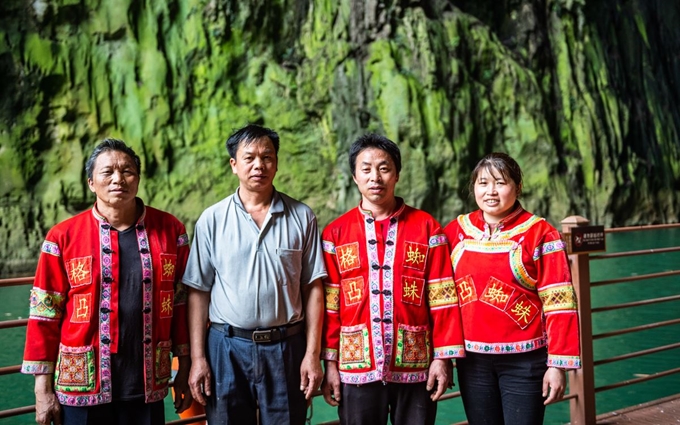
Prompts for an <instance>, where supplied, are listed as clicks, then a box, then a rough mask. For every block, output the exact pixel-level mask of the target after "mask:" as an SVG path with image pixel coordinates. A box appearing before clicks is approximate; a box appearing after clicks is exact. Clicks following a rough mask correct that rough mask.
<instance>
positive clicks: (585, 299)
mask: <svg viewBox="0 0 680 425" xmlns="http://www.w3.org/2000/svg"><path fill="white" fill-rule="evenodd" d="M589 225H590V222H589V220H588V219H586V218H583V217H579V216H572V217H567V218H566V219H564V220H562V233H563V236H564V237H565V239H567V238H569V236H570V234H571V232H572V229H573V228H575V227H584V226H589ZM671 228H674V229H678V228H680V224H663V225H650V226H633V227H620V228H614V229H606V230H605V232H606V233H615V232H616V233H618V232H633V231H644V230H661V229H671ZM677 251H680V247H671V248H659V249H656V248H655V249H645V250H637V251H627V252H619V253H611V254H597V255H593V254H570V255H569V259H570V263H571V273H572V280H573V282H574V289H575V290H576V296H577V298H578V303H579V315H580V325H581V362H582V367H581V369H579V370H576V371H571V372H569V373H568V376H569V394H570V396H571V397H570V416H571V425H584V424H585V425H591V424H595V423H596V416H597V411H596V405H595V394H596V393H598V392H601V391H606V390H611V389H614V388H619V387H623V386H627V385H632V384H637V383H640V382H645V381H650V380H652V379H658V378H662V377H664V376H668V375H672V374H676V373H680V368H674V369H669V370H665V371H662V372H658V373H654V374H650V375H647V376H644V377H639V378H635V379H629V380H626V381H623V382H618V383H614V384H609V385H603V386H599V387H596V386H595V367H596V366H599V365H603V364H606V363H612V362H618V361H622V360H627V359H631V358H635V357H640V356H644V355H648V354H653V353H658V352H661V351H666V350H671V349H674V348H679V347H680V336H679V338H678V339H679V341H678V342H676V343H673V344H667V345H664V346H659V347H655V348H651V349H647V350H641V351H637V352H632V353H627V354H624V355H620V356H615V357H610V358H606V359H602V360H598V361H595V359H594V357H593V341H595V340H598V339H602V338H608V337H612V336H616V335H623V334H626V333H631V332H639V331H642V330H647V329H653V328H658V327H662V326H670V325H674V324H678V323H680V309H679V310H678V315H677V316H678V317H677V318H675V319H672V320H666V321H660V322H654V323H648V324H645V325H641V326H635V327H632V328H627V329H618V330H615V331H611V332H605V333H600V334H596V335H594V334H593V326H592V323H593V317H592V316H593V314H595V313H600V312H604V311H609V310H617V309H624V308H632V307H638V306H642V305H651V304H657V303H662V302H668V301H675V300H678V299H680V294H677V295H673V296H668V297H660V298H651V299H646V300H639V301H636V302H630V303H623V304H618V305H608V306H604V307H598V308H593V307H592V303H591V289H592V288H594V287H598V286H604V285H611V284H617V283H625V282H634V281H639V280H647V279H657V278H662V277H668V276H678V275H680V270H672V271H664V272H657V273H648V274H639V275H636V276H630V277H621V278H616V279H609V280H601V281H597V282H592V281H591V279H590V262H591V261H596V260H606V259H612V258H621V257H631V256H641V255H654V254H660V253H670V252H677ZM676 266H677V264H676Z"/></svg>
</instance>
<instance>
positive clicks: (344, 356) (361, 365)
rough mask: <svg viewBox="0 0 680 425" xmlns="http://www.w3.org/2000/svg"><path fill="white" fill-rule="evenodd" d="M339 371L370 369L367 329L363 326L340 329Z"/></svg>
mask: <svg viewBox="0 0 680 425" xmlns="http://www.w3.org/2000/svg"><path fill="white" fill-rule="evenodd" d="M338 367H339V369H340V370H344V371H349V370H355V369H367V368H370V367H371V348H370V346H369V342H368V327H367V326H366V325H365V324H361V325H356V326H341V327H340V362H339V364H338Z"/></svg>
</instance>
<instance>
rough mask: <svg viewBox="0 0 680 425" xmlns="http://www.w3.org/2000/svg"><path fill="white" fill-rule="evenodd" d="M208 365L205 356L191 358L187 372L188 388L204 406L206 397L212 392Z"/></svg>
mask: <svg viewBox="0 0 680 425" xmlns="http://www.w3.org/2000/svg"><path fill="white" fill-rule="evenodd" d="M211 378H212V375H211V373H210V365H208V361H207V360H206V358H205V357H201V358H198V359H192V361H191V370H190V372H189V388H190V389H191V395H192V396H193V398H194V400H196V401H197V402H199V403H201V404H202V405H203V406H205V405H206V404H207V403H208V401H207V399H206V397H209V396H210V395H211V394H212V391H211V389H210V380H211Z"/></svg>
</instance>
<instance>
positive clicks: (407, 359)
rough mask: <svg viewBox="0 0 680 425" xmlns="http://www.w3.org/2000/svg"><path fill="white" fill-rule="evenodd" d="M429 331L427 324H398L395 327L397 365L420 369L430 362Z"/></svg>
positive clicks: (395, 361)
mask: <svg viewBox="0 0 680 425" xmlns="http://www.w3.org/2000/svg"><path fill="white" fill-rule="evenodd" d="M430 351H431V347H430V331H429V330H428V326H427V325H425V326H408V325H403V324H400V325H399V328H398V329H397V353H396V354H397V355H396V358H395V359H394V364H395V366H397V367H404V368H414V369H422V368H426V367H428V366H429V364H430Z"/></svg>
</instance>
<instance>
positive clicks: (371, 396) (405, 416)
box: [338, 382, 437, 425]
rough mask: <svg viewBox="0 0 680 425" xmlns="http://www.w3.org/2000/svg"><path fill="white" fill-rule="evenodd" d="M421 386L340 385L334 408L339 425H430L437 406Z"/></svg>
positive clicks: (373, 383)
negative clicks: (340, 390)
mask: <svg viewBox="0 0 680 425" xmlns="http://www.w3.org/2000/svg"><path fill="white" fill-rule="evenodd" d="M426 385H427V384H426V383H425V382H418V383H415V384H395V383H388V384H383V383H382V382H372V383H370V384H364V385H351V384H342V398H341V401H340V406H339V407H338V416H339V417H340V424H341V425H385V424H387V418H388V416H389V418H390V422H391V423H392V425H433V424H434V420H435V417H436V416H437V403H435V402H433V401H432V400H431V399H430V394H431V392H429V391H427V390H426V389H425V386H426Z"/></svg>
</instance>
